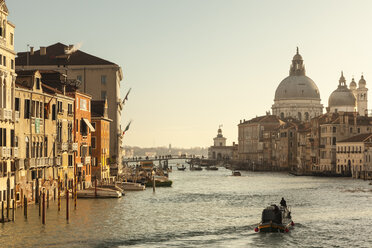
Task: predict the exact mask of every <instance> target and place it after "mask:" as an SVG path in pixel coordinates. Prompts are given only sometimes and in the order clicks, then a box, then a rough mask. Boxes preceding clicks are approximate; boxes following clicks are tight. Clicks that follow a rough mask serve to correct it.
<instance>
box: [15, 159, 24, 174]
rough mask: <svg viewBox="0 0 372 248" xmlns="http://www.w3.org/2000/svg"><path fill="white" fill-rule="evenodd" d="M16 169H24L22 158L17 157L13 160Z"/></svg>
mask: <svg viewBox="0 0 372 248" xmlns="http://www.w3.org/2000/svg"><path fill="white" fill-rule="evenodd" d="M15 166H16V170H17V171H19V170H24V169H25V161H24V160H23V159H17V160H16V161H15Z"/></svg>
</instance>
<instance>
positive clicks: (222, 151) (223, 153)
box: [208, 128, 237, 160]
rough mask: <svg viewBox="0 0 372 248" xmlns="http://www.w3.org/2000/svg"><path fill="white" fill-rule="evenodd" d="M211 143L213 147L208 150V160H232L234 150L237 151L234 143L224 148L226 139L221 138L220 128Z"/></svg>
mask: <svg viewBox="0 0 372 248" xmlns="http://www.w3.org/2000/svg"><path fill="white" fill-rule="evenodd" d="M213 142H214V144H213V146H211V147H209V149H208V158H209V159H216V160H230V159H233V158H234V150H235V149H237V145H235V142H234V143H233V145H232V146H226V138H225V137H223V135H222V129H221V128H219V129H218V131H217V136H216V137H215V138H213Z"/></svg>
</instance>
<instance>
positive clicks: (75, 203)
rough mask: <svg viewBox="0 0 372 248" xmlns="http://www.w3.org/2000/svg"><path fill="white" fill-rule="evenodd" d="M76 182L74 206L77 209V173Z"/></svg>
mask: <svg viewBox="0 0 372 248" xmlns="http://www.w3.org/2000/svg"><path fill="white" fill-rule="evenodd" d="M74 180H75V184H74V190H75V194H74V208H75V209H76V205H77V178H76V175H75V178H74Z"/></svg>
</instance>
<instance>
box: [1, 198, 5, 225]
mask: <svg viewBox="0 0 372 248" xmlns="http://www.w3.org/2000/svg"><path fill="white" fill-rule="evenodd" d="M1 222H3V223H4V222H5V216H4V202H3V201H2V202H1Z"/></svg>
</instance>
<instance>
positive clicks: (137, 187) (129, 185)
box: [121, 182, 146, 191]
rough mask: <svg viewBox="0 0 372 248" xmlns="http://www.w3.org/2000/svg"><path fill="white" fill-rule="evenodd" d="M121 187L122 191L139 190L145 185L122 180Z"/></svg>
mask: <svg viewBox="0 0 372 248" xmlns="http://www.w3.org/2000/svg"><path fill="white" fill-rule="evenodd" d="M121 187H122V188H123V189H124V191H141V190H145V189H146V186H145V185H142V184H140V183H132V182H122V183H121Z"/></svg>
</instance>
